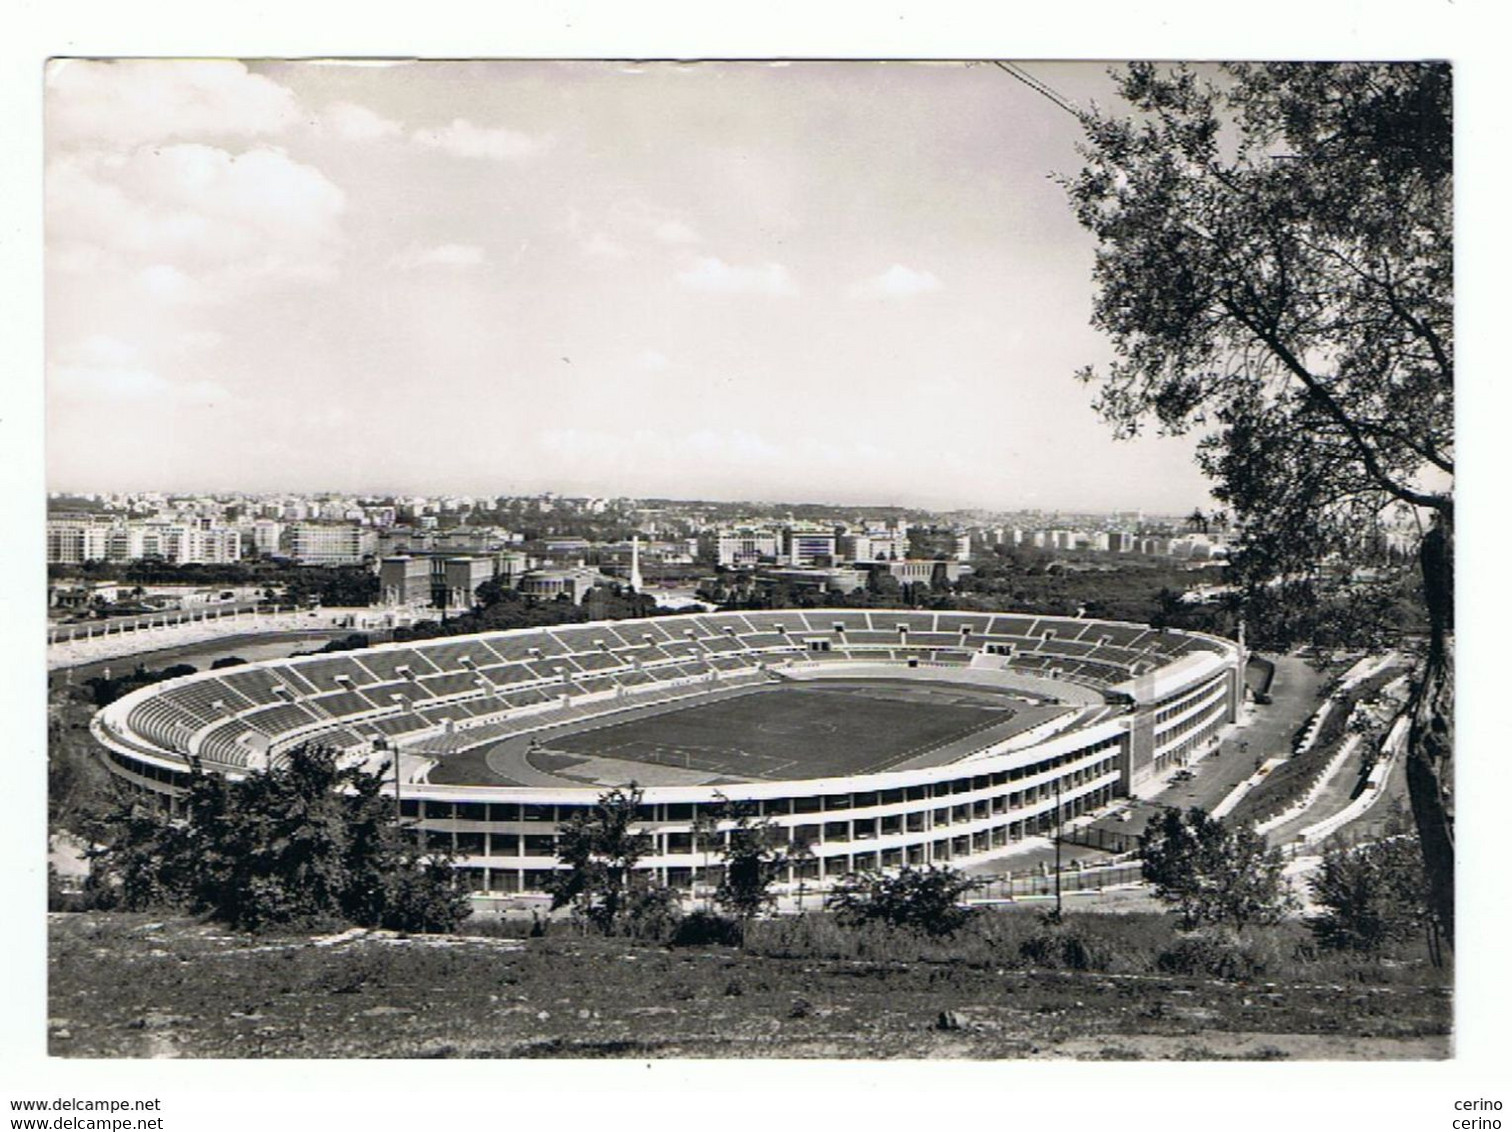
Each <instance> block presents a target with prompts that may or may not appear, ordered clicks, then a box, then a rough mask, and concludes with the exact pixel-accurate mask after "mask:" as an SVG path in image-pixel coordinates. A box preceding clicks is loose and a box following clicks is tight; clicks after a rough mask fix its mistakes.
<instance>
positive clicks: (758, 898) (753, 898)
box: [695, 794, 797, 923]
mask: <svg viewBox="0 0 1512 1132" xmlns="http://www.w3.org/2000/svg"><path fill="white" fill-rule="evenodd" d="M716 798H717V799H718V804H717V805H716V806H713V807H709V808H706V814H707V816H701V817H700V826H701V828H700V829H699V830H697V831H695V836H699V837H700V839H701V840H705V841H706V842H708V843H711V844H713V845H715V846H716V847H717V848H718V852H719V856H720V860H721V862H722V864H723V876H722V877H721V879H720V883H719V887H718V888H717V889H716V890H715V892H714V902H715V903H716V904H718V905H719V906H720V907H721V908H723V909H724V910H725V911H726V912H729V913H730V914H731V915H733V916H735V917H736V918H737V919H739V920H740V921H741V922H742V923H745V922H746V921H748V920H750V919H752V918H753V917H755V916H758V915H760V914H761V913H762V912H766V911H768V910H770V909H771V908H773V907H774V906H775V905H776V903H777V898H776V897H775V896H774V895H773V894H772V885H774V884H776V883H777V881H778V880H779V879H780V878H781V876H782V874H783V873H784V872H785V871H786V870H787V867H788V865H789V864H790V863H791V862H792V860H793V858H794V856H796V855H797V851H796V850H790V848H789V846H788V839H787V831H786V830H785V829H783V828H782V827H781V826H779V825H777V824H776V823H775V822H773V821H771V820H770V819H767V818H762V817H760V816H758V811H757V808H756V805H755V803H752V802H732V801H730V800H729V799H728V798H725V797H724V796H723V795H719V794H716ZM721 826H728V828H723V829H721V828H720V827H721Z"/></svg>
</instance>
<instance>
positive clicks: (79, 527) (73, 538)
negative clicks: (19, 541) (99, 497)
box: [47, 519, 110, 566]
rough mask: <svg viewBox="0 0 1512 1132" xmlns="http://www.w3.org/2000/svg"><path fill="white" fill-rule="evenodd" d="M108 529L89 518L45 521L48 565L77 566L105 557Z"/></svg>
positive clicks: (99, 560) (101, 560) (108, 535)
mask: <svg viewBox="0 0 1512 1132" xmlns="http://www.w3.org/2000/svg"><path fill="white" fill-rule="evenodd" d="M109 537H110V528H109V527H108V526H106V525H104V524H102V523H98V522H95V521H92V520H89V519H49V520H47V562H48V565H62V566H80V565H83V564H84V563H85V562H103V561H105V560H106V558H107V556H108V541H109Z"/></svg>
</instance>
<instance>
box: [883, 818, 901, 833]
mask: <svg viewBox="0 0 1512 1132" xmlns="http://www.w3.org/2000/svg"><path fill="white" fill-rule="evenodd" d="M881 829H882V836H883V837H888V836H891V835H892V834H894V833H902V832H903V815H902V814H888V815H886V816H885V817H883V818H882V827H881Z"/></svg>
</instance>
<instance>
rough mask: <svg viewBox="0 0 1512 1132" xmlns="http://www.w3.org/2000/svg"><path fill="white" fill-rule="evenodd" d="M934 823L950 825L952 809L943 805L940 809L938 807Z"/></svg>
mask: <svg viewBox="0 0 1512 1132" xmlns="http://www.w3.org/2000/svg"><path fill="white" fill-rule="evenodd" d="M934 823H935V825H949V824H950V809H949V807H944V806H942V807H941V808H940V809H938V810H936V811H935V812H934Z"/></svg>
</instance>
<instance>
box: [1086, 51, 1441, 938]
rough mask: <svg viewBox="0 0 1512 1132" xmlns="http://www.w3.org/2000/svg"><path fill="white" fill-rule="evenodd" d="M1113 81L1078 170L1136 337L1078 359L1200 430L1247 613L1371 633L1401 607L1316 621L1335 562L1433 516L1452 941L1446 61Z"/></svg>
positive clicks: (1433, 691) (1267, 68) (1429, 686)
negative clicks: (1232, 531) (1404, 520)
mask: <svg viewBox="0 0 1512 1132" xmlns="http://www.w3.org/2000/svg"><path fill="white" fill-rule="evenodd" d="M1120 83H1121V92H1122V94H1123V96H1124V98H1125V99H1126V100H1127V101H1128V103H1129V106H1130V109H1131V113H1129V114H1127V115H1114V114H1103V113H1099V112H1092V113H1087V114H1084V115H1082V122H1083V126H1084V128H1085V131H1086V144H1085V145H1084V147H1083V149H1082V154H1083V157H1084V158H1085V161H1086V164H1085V167H1084V168H1083V169H1082V171H1081V172H1080V174H1078V175H1077V176H1076V177H1074V178H1070V179H1068V180H1067V181H1066V182H1065V185H1066V189H1067V191H1068V194H1069V196H1070V199H1071V204H1072V207H1073V208H1074V210H1075V213H1076V217H1077V220H1078V221H1079V222H1080V223H1081V224H1082V226H1083V227H1085V228H1086V229H1087V230H1088V231H1090V232H1091V233H1092V234H1093V236H1094V237H1095V238H1096V240H1097V259H1096V264H1095V267H1094V269H1093V278H1094V282H1095V284H1096V287H1097V296H1096V299H1095V302H1094V308H1093V323H1094V325H1095V326H1097V327H1098V328H1099V329H1100V330H1102V331H1103V332H1104V333H1105V334H1106V335H1107V336H1108V338H1109V339H1110V340H1111V342H1112V345H1113V348H1114V351H1115V352H1116V354H1117V359H1116V360H1115V361H1114V362H1113V363H1112V364H1111V365H1110V366H1108V367H1107V368H1106V370H1105V371H1103V372H1101V373H1099V372H1097V371H1095V370H1093V369H1091V368H1088V369H1085V370H1083V371H1082V372H1081V374H1080V375H1079V376H1080V377H1081V378H1082V379H1083V380H1085V381H1088V382H1094V383H1096V384H1097V386H1098V396H1097V405H1098V408H1099V409H1100V411H1101V412H1102V413H1103V415H1104V416H1105V417H1106V418H1107V420H1108V421H1109V422H1110V423H1112V425H1113V426H1114V428H1115V430H1116V432H1117V433H1119V434H1120V435H1132V434H1134V433H1136V432H1138V431H1139V429H1140V428H1141V427H1142V425H1143V423H1144V422H1145V421H1146V420H1150V419H1153V420H1155V421H1156V422H1158V423H1159V425H1160V426H1161V427H1162V428H1163V429H1165V430H1167V431H1171V432H1182V431H1186V430H1188V429H1193V428H1195V429H1199V430H1202V431H1203V432H1204V437H1203V440H1202V441H1201V445H1200V461H1201V464H1202V467H1203V470H1204V471H1205V472H1206V474H1207V475H1208V476H1209V477H1210V478H1211V479H1212V481H1213V484H1214V486H1213V494H1214V495H1215V496H1216V497H1217V498H1219V499H1221V500H1223V501H1224V502H1225V503H1226V504H1228V506H1229V507H1230V508H1231V509H1232V510H1233V512H1234V515H1235V518H1236V520H1237V521H1238V523H1239V526H1240V529H1241V531H1242V536H1241V540H1240V544H1239V547H1238V552H1237V553H1236V554H1235V555H1234V556H1233V557H1232V566H1233V570H1234V571H1235V573H1236V575H1237V577H1238V580H1239V581H1240V582H1241V583H1242V584H1243V587H1244V589H1245V593H1246V596H1247V599H1248V600H1247V602H1246V612H1247V614H1248V616H1249V618H1250V621H1251V624H1252V627H1253V629H1254V636H1255V638H1256V639H1258V640H1261V641H1263V642H1265V643H1267V644H1268V645H1270V646H1271V647H1279V646H1280V645H1283V644H1285V643H1287V640H1288V638H1297V637H1301V636H1302V635H1303V634H1309V635H1312V636H1315V637H1316V636H1318V635H1319V633H1320V632H1322V633H1326V634H1329V635H1333V636H1336V637H1342V636H1343V635H1345V634H1354V633H1364V634H1366V635H1368V634H1370V633H1371V632H1373V631H1374V627H1375V626H1378V625H1379V624H1380V618H1379V615H1380V614H1381V613H1382V612H1383V609H1382V607H1380V606H1379V605H1378V604H1377V605H1375V606H1374V607H1373V606H1372V605H1371V604H1370V602H1368V601H1358V602H1354V601H1351V602H1345V603H1344V604H1343V606H1342V608H1340V609H1338V610H1334V611H1332V612H1331V613H1330V615H1329V617H1328V618H1327V619H1326V620H1325V622H1324V623H1323V625H1322V626H1321V627H1320V626H1319V625H1318V624H1317V622H1316V621H1315V620H1314V619H1313V618H1312V617H1311V616H1310V614H1311V613H1313V612H1314V608H1315V603H1317V602H1318V601H1319V600H1320V599H1322V598H1324V597H1326V596H1327V595H1322V594H1321V593H1320V592H1319V585H1318V579H1320V578H1321V577H1322V572H1321V570H1320V567H1321V565H1322V564H1323V563H1324V562H1325V561H1327V560H1329V559H1330V558H1338V559H1340V560H1342V561H1346V562H1348V561H1357V560H1359V558H1360V557H1361V556H1362V554H1365V553H1368V551H1369V550H1370V548H1372V547H1374V546H1376V545H1378V544H1379V542H1380V534H1381V525H1382V520H1383V517H1385V516H1386V515H1387V514H1388V508H1389V507H1391V506H1402V507H1405V508H1407V509H1408V511H1407V514H1408V515H1409V516H1419V517H1421V516H1426V517H1427V518H1428V519H1429V520H1430V523H1431V526H1430V527H1429V529H1428V531H1427V533H1426V534H1425V535H1424V537H1423V538H1422V540H1421V546H1420V549H1419V570H1420V576H1421V583H1422V595H1423V604H1424V606H1425V608H1426V610H1427V613H1428V620H1429V641H1430V647H1429V650H1428V655H1427V660H1426V662H1425V667H1424V674H1423V678H1422V679H1421V680H1420V681H1419V683H1418V687H1417V692H1416V701H1415V705H1416V706H1415V707H1414V727H1413V730H1412V732H1411V735H1410V737H1409V741H1408V783H1409V786H1410V788H1411V793H1412V802H1413V812H1414V816H1415V818H1416V820H1417V826H1418V833H1419V837H1420V838H1421V840H1422V842H1423V845H1424V852H1425V860H1426V862H1427V865H1428V873H1429V881H1430V888H1431V891H1432V893H1433V903H1434V914H1435V916H1436V918H1437V920H1438V922H1439V923H1440V924H1441V925H1443V930H1444V932H1445V934H1446V936H1447V937H1448V938H1449V939H1450V940H1451V941H1452V938H1453V917H1454V827H1453V810H1452V802H1451V797H1452V784H1451V777H1452V757H1453V745H1452V718H1451V717H1450V716H1449V715H1448V714H1447V713H1446V711H1445V710H1444V708H1445V705H1447V704H1448V703H1451V702H1452V698H1453V690H1452V671H1453V668H1452V655H1451V650H1450V644H1449V639H1448V634H1449V633H1450V632H1452V629H1453V606H1454V603H1453V591H1454V555H1453V517H1454V500H1453V494H1452V482H1453V475H1454V326H1453V283H1454V271H1453V267H1454V264H1453V224H1452V204H1453V199H1452V198H1453V118H1452V98H1451V76H1450V70H1449V67H1448V66H1447V65H1446V64H1442V63H1307V64H1247V65H1236V66H1231V67H1227V68H1225V74H1224V77H1223V79H1222V81H1221V82H1210V81H1205V80H1202V79H1200V78H1199V77H1198V76H1197V75H1195V74H1194V73H1193V72H1192V71H1190V70H1188V69H1186V68H1177V69H1175V70H1173V71H1162V70H1161V69H1159V68H1157V67H1156V66H1154V65H1152V64H1148V63H1137V64H1133V65H1131V66H1130V67H1128V68H1127V69H1126V70H1125V71H1124V72H1123V73H1122V74H1121V76H1120ZM1278 584H1279V585H1282V586H1284V587H1289V588H1292V589H1294V590H1295V592H1287V590H1286V589H1283V590H1281V591H1279V592H1278V591H1277V590H1276V589H1274V588H1273V587H1276V586H1277V585H1278ZM1342 592H1344V593H1345V594H1349V593H1350V592H1351V591H1350V590H1348V588H1345V589H1344V590H1343V591H1342ZM1329 604H1330V602H1328V601H1326V600H1324V601H1322V605H1323V606H1324V607H1325V608H1326V607H1327V606H1328V605H1329ZM1334 643H1344V642H1343V641H1342V640H1340V641H1335V642H1334ZM1356 643H1361V642H1356ZM1363 643H1370V642H1363Z"/></svg>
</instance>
